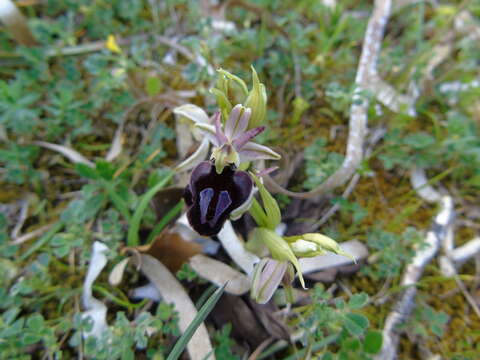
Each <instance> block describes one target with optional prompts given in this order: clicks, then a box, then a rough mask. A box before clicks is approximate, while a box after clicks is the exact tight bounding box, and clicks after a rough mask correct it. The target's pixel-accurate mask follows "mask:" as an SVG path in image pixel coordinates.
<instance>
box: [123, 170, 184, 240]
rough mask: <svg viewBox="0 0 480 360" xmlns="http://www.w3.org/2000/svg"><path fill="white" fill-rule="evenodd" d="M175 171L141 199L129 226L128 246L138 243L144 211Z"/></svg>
mask: <svg viewBox="0 0 480 360" xmlns="http://www.w3.org/2000/svg"><path fill="white" fill-rule="evenodd" d="M173 174H174V173H173V172H171V173H169V174H167V175H166V176H165V177H164V178H163V179H162V180H160V181H159V182H158V183H157V184H156V185H155V186H154V187H153V188H151V189H150V190H148V191H147V192H146V193H145V194H144V195H143V196H142V197H141V199H140V202H139V204H138V207H137V209H136V210H135V213H134V214H133V217H132V221H131V222H130V225H129V227H128V236H127V244H128V246H132V247H133V246H137V245H138V230H139V229H140V222H141V221H142V217H143V213H144V212H145V210H146V209H147V206H148V204H149V203H150V200H152V198H153V197H154V196H155V194H156V193H157V192H159V191H160V190H161V189H163V188H164V187H165V185H167V183H168V182H169V181H170V179H171V178H172V177H173Z"/></svg>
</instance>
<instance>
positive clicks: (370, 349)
mask: <svg viewBox="0 0 480 360" xmlns="http://www.w3.org/2000/svg"><path fill="white" fill-rule="evenodd" d="M382 344H383V336H382V333H381V332H380V331H376V330H370V331H368V332H367V335H365V341H364V343H363V350H364V351H365V352H366V353H368V354H376V353H378V352H379V351H380V349H381V348H382Z"/></svg>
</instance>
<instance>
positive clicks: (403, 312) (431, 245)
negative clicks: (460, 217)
mask: <svg viewBox="0 0 480 360" xmlns="http://www.w3.org/2000/svg"><path fill="white" fill-rule="evenodd" d="M440 204H441V210H440V211H439V213H438V214H437V216H436V217H435V219H434V221H433V224H432V227H431V229H430V231H428V232H427V235H426V239H425V242H424V243H423V244H422V246H421V248H420V249H417V252H416V255H415V257H414V258H413V259H412V262H411V263H410V264H409V265H408V266H407V268H406V269H405V273H404V274H403V277H402V281H401V283H400V284H401V286H403V287H405V291H404V292H403V294H402V296H401V297H400V299H399V300H398V302H397V303H396V304H395V306H394V310H393V311H392V312H391V313H390V314H389V315H388V316H387V318H386V320H385V325H384V328H383V345H382V350H381V352H380V354H379V355H377V356H376V359H377V360H393V359H395V358H396V356H397V347H398V343H399V339H400V333H401V331H399V330H398V329H397V326H398V325H400V324H402V323H404V322H405V321H406V320H407V319H408V317H409V316H410V313H411V312H412V309H413V308H414V306H415V295H416V293H417V287H416V283H417V282H418V280H419V279H420V278H421V277H422V275H423V271H424V269H425V266H426V265H427V264H428V263H429V262H430V261H431V260H432V259H433V258H434V257H435V255H436V254H437V253H438V251H439V249H440V245H441V244H442V242H443V241H444V238H445V237H446V236H447V234H448V231H449V228H450V227H451V225H452V222H453V214H454V207H453V200H452V198H451V197H450V196H443V197H442V198H441V200H440Z"/></svg>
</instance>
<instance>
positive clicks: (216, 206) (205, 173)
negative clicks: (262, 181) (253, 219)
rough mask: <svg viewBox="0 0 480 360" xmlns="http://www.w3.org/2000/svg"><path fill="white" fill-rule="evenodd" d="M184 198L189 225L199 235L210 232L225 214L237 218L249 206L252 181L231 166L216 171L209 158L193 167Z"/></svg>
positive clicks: (223, 220)
mask: <svg viewBox="0 0 480 360" xmlns="http://www.w3.org/2000/svg"><path fill="white" fill-rule="evenodd" d="M184 198H185V203H186V204H187V206H188V210H187V217H188V221H189V223H190V225H191V226H192V228H193V229H195V231H196V232H198V233H199V234H200V235H204V236H213V235H216V234H218V233H219V232H220V230H222V227H223V224H224V223H225V221H226V220H227V219H228V218H229V217H230V218H238V217H240V216H241V215H242V214H243V212H245V211H246V210H247V209H248V208H249V207H250V204H251V202H252V199H253V181H252V179H251V177H250V175H249V174H248V173H247V172H245V171H239V170H235V169H234V167H233V166H227V167H225V168H224V169H223V171H222V172H221V173H220V174H218V173H217V172H216V171H215V167H214V165H213V164H212V163H211V162H210V161H203V162H201V163H200V164H199V165H198V166H197V167H196V168H195V169H194V170H193V172H192V175H191V177H190V183H189V184H188V185H187V187H186V188H185V191H184Z"/></svg>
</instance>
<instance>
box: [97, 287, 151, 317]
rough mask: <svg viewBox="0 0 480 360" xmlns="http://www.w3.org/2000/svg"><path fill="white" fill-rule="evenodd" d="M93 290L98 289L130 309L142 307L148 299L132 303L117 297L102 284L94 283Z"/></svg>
mask: <svg viewBox="0 0 480 360" xmlns="http://www.w3.org/2000/svg"><path fill="white" fill-rule="evenodd" d="M93 290H95V291H98V292H99V293H100V294H102V295H103V296H105V297H106V298H108V299H109V300H111V301H113V302H114V303H115V304H117V305H120V306H123V307H125V308H127V309H128V311H132V310H134V309H136V308H139V307H142V306H143V305H145V303H146V302H147V300H146V299H144V300H143V301H141V302H139V303H138V304H132V303H131V302H129V301H124V300H122V299H120V298H118V297H116V296H115V295H113V294H112V293H110V292H109V291H108V290H107V289H105V288H104V287H101V286H100V285H93Z"/></svg>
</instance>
